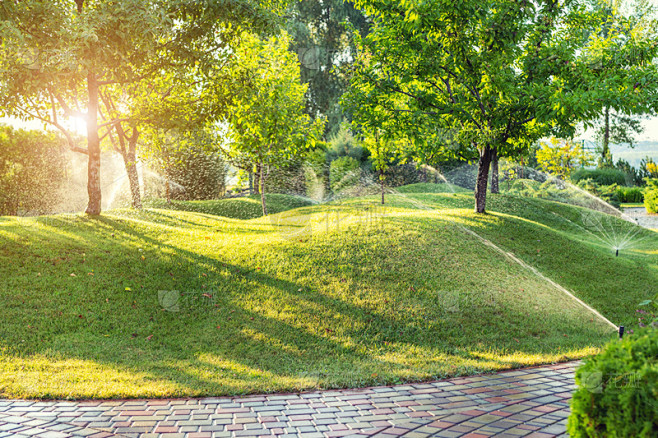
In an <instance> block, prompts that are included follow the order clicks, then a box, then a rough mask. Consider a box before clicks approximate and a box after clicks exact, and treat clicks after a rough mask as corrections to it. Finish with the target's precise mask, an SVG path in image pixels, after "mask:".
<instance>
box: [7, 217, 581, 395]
mask: <svg viewBox="0 0 658 438" xmlns="http://www.w3.org/2000/svg"><path fill="white" fill-rule="evenodd" d="M392 223H395V222H392ZM398 223H401V224H403V225H405V227H407V228H413V229H419V230H421V231H422V233H421V234H420V236H421V238H423V239H425V241H422V242H419V241H418V235H409V236H405V235H404V234H402V235H398V234H392V235H390V236H388V240H386V239H384V240H379V237H380V236H379V235H377V234H374V235H373V234H367V235H361V234H358V233H360V231H359V232H357V234H355V232H354V228H353V227H352V228H345V229H343V230H342V231H341V232H340V233H335V234H334V235H331V236H325V237H326V238H325V237H323V238H322V239H319V240H313V239H311V240H310V241H309V242H308V243H305V244H302V245H298V244H297V243H291V242H281V241H276V242H274V243H271V244H268V245H265V246H264V247H262V248H261V249H260V251H262V252H264V253H267V254H271V255H273V257H274V256H276V257H274V258H273V260H275V261H277V262H279V261H280V262H281V264H280V265H277V266H265V267H264V268H263V269H258V266H257V264H256V263H255V262H253V263H252V262H249V261H247V262H241V263H240V264H237V263H235V262H234V261H231V260H227V259H226V258H224V257H223V256H222V255H221V254H216V255H212V251H211V250H206V253H204V254H202V253H199V252H195V251H193V250H191V249H190V246H191V244H192V243H193V242H184V243H189V245H187V246H185V245H184V244H181V245H172V244H167V243H163V242H162V241H160V240H158V239H157V236H153V235H146V234H145V233H143V232H142V231H141V228H139V227H136V226H135V224H133V223H132V222H131V221H129V220H119V219H116V218H112V217H100V218H94V219H88V218H85V220H80V221H73V222H71V221H65V223H64V224H62V228H57V227H56V226H55V225H54V224H53V225H51V226H50V227H41V228H40V227H37V228H35V229H34V230H30V234H29V235H30V238H31V239H33V244H32V245H31V246H32V247H28V248H25V247H24V246H23V245H22V244H21V243H19V242H16V241H12V240H6V243H7V246H9V247H10V253H14V254H19V255H20V257H21V258H22V259H27V258H30V257H32V256H34V255H40V256H47V257H48V259H47V260H46V262H45V263H44V264H43V265H42V266H39V269H41V273H42V274H43V275H42V276H41V277H39V278H40V279H42V280H40V282H35V284H34V285H32V286H31V289H30V290H21V294H20V295H21V297H20V298H18V299H17V297H16V296H12V294H11V291H5V294H3V295H2V297H1V298H0V299H4V301H5V302H4V303H0V304H6V306H4V308H5V316H6V318H5V321H6V322H5V324H4V325H3V326H2V328H1V330H2V332H3V333H2V335H3V339H4V344H5V345H4V346H5V347H7V348H9V347H12V349H13V351H14V352H15V353H16V354H18V355H20V356H21V357H22V358H24V359H27V360H28V361H29V358H30V357H31V356H38V355H40V354H42V355H46V356H47V357H52V358H61V360H64V361H66V360H67V359H77V360H83V361H92V362H93V363H95V364H100V365H102V366H104V367H108V368H109V369H111V370H121V371H125V372H126V373H135V374H138V375H140V374H142V375H145V376H146V377H144V379H145V380H144V386H145V388H144V389H143V390H141V391H136V392H133V393H123V392H121V390H120V389H116V388H115V389H111V388H110V389H108V388H107V387H104V386H103V384H102V383H98V384H97V385H96V386H94V385H93V384H92V383H89V382H88V384H89V385H90V386H88V387H87V389H85V387H84V385H79V384H76V383H75V382H70V383H68V385H69V386H68V387H67V390H71V389H72V388H77V389H75V390H73V391H72V392H70V393H69V394H72V396H73V397H93V396H96V397H98V396H103V397H117V396H121V397H125V396H144V395H170V396H171V395H218V394H241V393H247V392H269V391H273V390H279V391H280V390H295V389H300V388H312V387H314V386H331V387H343V386H358V385H367V384H376V383H391V382H395V381H398V380H418V379H424V378H436V377H444V376H446V375H448V374H450V373H453V374H461V373H468V372H476V371H480V370H482V369H490V368H492V367H494V368H495V367H510V366H513V365H515V364H516V365H518V364H520V362H515V361H514V359H513V358H512V359H510V357H509V355H510V354H512V353H515V352H522V353H525V354H537V355H541V354H544V353H547V352H549V351H550V350H551V349H553V348H556V347H565V348H567V347H574V348H576V347H578V346H582V345H583V344H584V340H582V339H579V340H576V341H573V342H572V344H574V345H571V344H570V343H569V342H568V341H566V340H563V341H560V342H558V341H556V340H555V339H553V340H551V341H550V342H547V343H545V344H539V343H538V342H537V341H536V340H535V338H532V336H531V335H532V331H533V330H541V329H543V328H545V326H546V325H548V326H553V325H554V324H555V325H556V326H557V325H558V324H559V323H560V321H562V320H560V318H558V316H556V315H542V314H541V312H537V311H534V310H532V309H529V310H528V311H526V312H525V313H524V314H523V315H521V312H520V311H518V310H514V313H510V314H505V313H502V314H498V313H496V308H495V307H496V306H495V303H494V304H493V305H492V304H491V303H488V302H487V299H488V298H487V297H485V298H482V297H481V296H479V295H478V290H477V289H478V285H477V284H475V285H470V284H469V285H467V286H468V287H463V285H460V284H459V283H460V282H461V281H465V280H466V279H467V277H468V276H469V274H468V273H467V275H465V276H461V275H457V274H459V271H460V270H461V269H464V268H466V267H467V265H466V264H464V265H460V264H461V263H463V262H462V261H460V262H459V263H458V264H456V265H454V264H453V265H450V264H448V261H449V257H450V256H451V254H454V253H455V252H454V250H459V251H462V250H465V249H464V248H462V247H460V246H459V242H460V241H459V239H463V236H461V235H460V236H457V237H456V236H455V233H454V230H449V229H447V228H446V227H445V224H444V223H443V224H442V222H441V220H432V221H427V220H424V219H420V218H418V219H413V220H410V221H407V222H398ZM437 227H443V229H444V230H443V233H436V228H437ZM398 231H399V230H392V231H391V232H392V233H397V232H398ZM17 232H18V234H24V230H18V231H17ZM72 233H73V234H74V235H75V237H76V239H71V234H72ZM111 235H114V236H115V237H113V238H109V237H108V236H111ZM423 236H424V237H423ZM446 242H448V244H445V243H446ZM4 243H5V242H3V244H4ZM419 243H422V245H420V246H422V248H423V250H422V251H421V252H420V253H418V254H412V255H411V256H407V257H402V255H404V251H412V250H413V249H414V248H418V247H419ZM442 244H444V245H443V246H442ZM36 246H38V248H35V247H36ZM398 247H400V248H402V250H401V251H402V252H400V251H398V250H397V248H398ZM139 249H142V251H139ZM245 250H247V249H245ZM83 252H84V256H82V255H81V254H83ZM63 253H66V254H74V256H70V257H69V259H68V260H67V261H66V262H64V263H66V265H64V266H65V267H63V265H62V264H57V265H52V264H50V260H51V259H52V258H55V257H60V256H62V254H63ZM467 254H468V256H470V257H473V259H474V261H473V262H472V263H471V265H470V266H472V265H477V263H478V261H479V260H480V259H478V257H484V261H485V262H486V261H487V260H488V259H489V256H488V255H486V254H485V255H484V256H483V255H481V254H479V252H478V251H475V252H471V253H467ZM254 255H258V254H256V253H254ZM468 256H466V255H465V256H464V257H468ZM0 257H2V256H0ZM441 257H443V258H444V260H445V263H446V268H447V269H446V270H447V271H449V274H450V275H454V276H455V277H454V278H448V277H449V275H443V274H441V270H437V265H436V260H437V258H441ZM300 260H306V263H305V264H303V266H302V268H295V266H296V265H298V264H299V262H298V261H300ZM5 262H7V260H5ZM487 263H490V262H487ZM491 267H492V269H493V268H499V267H500V266H499V265H498V264H496V263H494V264H493V265H492V266H491ZM34 269H35V267H34V266H33V265H30V264H27V263H26V264H23V265H21V266H18V267H16V268H8V267H7V266H5V267H4V268H2V267H0V273H2V274H3V275H15V276H20V275H25V276H29V277H30V278H35V275H36V273H35V272H34ZM69 271H74V272H77V274H78V275H77V277H69ZM90 272H91V273H93V275H87V274H88V273H90ZM118 273H121V274H120V275H119V274H118ZM204 274H205V276H204ZM291 275H294V276H296V277H294V278H291V277H290V276H291ZM396 277H397V278H396ZM0 278H2V276H0ZM396 280H397V283H396V282H395V281H396ZM327 282H329V283H332V282H337V283H338V284H340V285H344V287H343V286H341V287H330V286H329V285H327ZM410 286H412V287H411V288H410ZM437 287H444V288H446V289H447V288H451V287H452V288H455V290H458V291H459V292H460V294H461V295H459V297H460V299H461V301H459V302H458V304H459V306H461V307H460V310H459V311H458V312H453V311H451V310H449V309H446V308H445V307H442V303H441V302H440V299H439V298H437V295H436V293H437V290H435V288H437ZM487 287H490V288H494V287H497V286H496V285H492V284H488V285H487ZM128 289H130V290H128ZM160 290H168V291H179V292H183V293H189V294H190V296H193V297H196V300H200V301H197V302H189V303H188V302H185V303H181V306H182V307H183V308H181V309H179V311H178V312H167V311H163V309H162V308H163V305H162V303H160V302H159V300H158V291H160ZM53 292H55V293H53ZM59 292H63V293H62V294H59ZM203 293H208V295H210V296H211V297H212V298H209V297H205V296H204V295H203ZM21 300H22V301H21ZM37 307H39V311H38V312H34V311H32V310H31V309H34V308H37ZM58 312H63V313H62V314H60V313H58ZM510 315H511V316H512V317H513V319H515V318H518V320H516V321H511V324H510V321H509V318H510ZM529 317H530V318H533V320H535V319H536V320H537V321H542V323H541V324H540V323H535V324H522V321H523V318H525V319H527V318H529ZM28 325H29V326H31V327H34V328H35V330H33V329H30V330H26V329H25V327H26V326H28ZM517 325H518V327H516V326H517ZM503 327H505V330H515V329H517V330H521V331H520V332H519V333H520V334H519V335H518V336H519V337H520V338H521V341H522V342H521V343H515V342H514V341H513V340H511V339H510V336H509V333H504V332H503V330H502V328H503ZM496 331H498V332H501V333H500V336H492V335H491V332H496ZM580 331H582V330H581V329H580V328H578V327H570V328H569V330H568V331H567V333H573V334H574V335H575V334H577V333H579V332H580ZM538 333H539V335H542V333H541V332H538ZM149 336H152V337H151V338H149ZM21 340H23V341H24V342H21ZM486 342H491V345H487V344H486ZM487 351H493V352H494V354H493V355H492V356H490V357H488V358H486V359H485V360H481V359H477V358H474V356H473V355H472V353H473V352H476V353H477V352H480V353H482V352H487ZM450 362H452V363H450ZM81 372H84V370H81ZM16 376H17V377H16V378H17V379H20V378H21V374H20V372H19V373H17V374H16ZM93 378H94V376H87V377H78V380H80V379H83V380H84V379H87V380H91V381H93ZM153 380H155V381H161V382H165V383H166V384H168V385H170V386H169V387H168V389H167V390H166V391H164V392H163V393H160V394H159V393H157V391H155V392H153V393H149V392H148V391H150V389H149V386H148V384H149V382H150V381H153ZM76 385H78V386H76ZM93 388H95V389H93ZM9 390H11V388H9ZM55 391H56V390H55ZM59 391H60V392H53V393H51V395H49V396H54V397H62V394H63V393H65V390H61V389H60V390H59ZM62 391H64V392H62ZM76 391H78V392H76ZM94 391H96V392H94ZM99 394H100V395H99Z"/></svg>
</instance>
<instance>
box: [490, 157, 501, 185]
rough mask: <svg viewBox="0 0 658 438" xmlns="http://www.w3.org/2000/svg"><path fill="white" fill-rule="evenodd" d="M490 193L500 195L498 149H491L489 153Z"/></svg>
mask: <svg viewBox="0 0 658 438" xmlns="http://www.w3.org/2000/svg"><path fill="white" fill-rule="evenodd" d="M491 193H500V185H499V175H498V148H493V149H492V153H491Z"/></svg>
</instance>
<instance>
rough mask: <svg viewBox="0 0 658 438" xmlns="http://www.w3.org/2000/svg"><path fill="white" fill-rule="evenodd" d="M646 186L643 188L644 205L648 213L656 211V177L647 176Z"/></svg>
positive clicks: (657, 201)
mask: <svg viewBox="0 0 658 438" xmlns="http://www.w3.org/2000/svg"><path fill="white" fill-rule="evenodd" d="M646 181H647V188H646V189H644V207H645V208H646V209H647V212H648V213H658V179H656V178H647V179H646Z"/></svg>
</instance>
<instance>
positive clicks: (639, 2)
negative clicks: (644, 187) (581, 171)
mask: <svg viewBox="0 0 658 438" xmlns="http://www.w3.org/2000/svg"><path fill="white" fill-rule="evenodd" d="M599 7H600V8H601V10H602V12H603V14H602V19H603V22H602V26H601V29H600V31H599V37H601V38H603V39H609V40H612V44H615V42H614V40H618V39H619V37H620V36H621V37H631V38H645V39H646V38H652V37H653V36H655V29H654V28H653V27H652V26H653V25H652V22H651V18H652V17H655V12H656V7H655V6H653V5H652V4H650V3H649V2H648V1H646V0H626V1H625V0H607V1H604V2H601V3H600V4H599ZM624 8H626V9H628V8H630V9H631V10H632V11H633V13H632V14H631V16H630V17H628V18H626V17H624V16H623V15H622V12H621V11H622V10H623V9H624ZM599 55H602V56H601V59H599V60H597V61H598V67H599V68H606V67H607V66H610V67H611V68H613V69H614V68H616V64H615V63H614V62H612V63H610V61H611V59H610V57H609V56H606V54H605V53H596V52H595V53H594V54H593V56H594V57H596V56H599ZM629 110H631V111H629ZM625 111H626V112H620V111H615V109H614V108H611V107H610V106H609V105H606V106H605V107H604V108H603V114H602V115H600V116H599V118H598V119H596V120H595V136H596V139H597V140H598V142H599V144H600V145H601V148H600V152H601V156H600V159H599V164H600V165H601V166H608V167H612V166H613V161H612V155H611V153H610V144H619V145H628V146H629V147H631V148H632V147H634V142H635V136H636V135H639V134H642V132H644V128H643V126H642V122H641V117H638V114H633V112H632V108H627V109H625ZM627 112H628V113H627ZM641 115H642V114H640V115H639V116H641Z"/></svg>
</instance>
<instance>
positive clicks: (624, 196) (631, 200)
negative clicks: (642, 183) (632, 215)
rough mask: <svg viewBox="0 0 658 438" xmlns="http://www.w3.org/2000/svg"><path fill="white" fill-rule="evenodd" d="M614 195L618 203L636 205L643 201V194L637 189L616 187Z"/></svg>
mask: <svg viewBox="0 0 658 438" xmlns="http://www.w3.org/2000/svg"><path fill="white" fill-rule="evenodd" d="M615 194H616V195H617V199H618V200H619V202H624V203H628V204H637V203H641V202H643V201H644V192H643V190H642V189H641V188H639V187H617V190H616V191H615Z"/></svg>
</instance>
